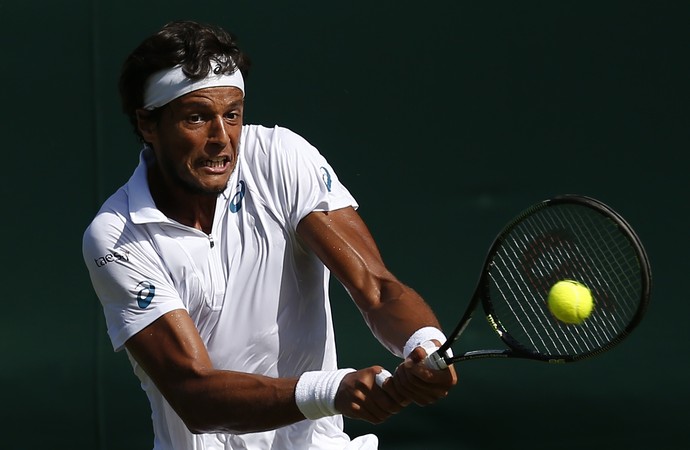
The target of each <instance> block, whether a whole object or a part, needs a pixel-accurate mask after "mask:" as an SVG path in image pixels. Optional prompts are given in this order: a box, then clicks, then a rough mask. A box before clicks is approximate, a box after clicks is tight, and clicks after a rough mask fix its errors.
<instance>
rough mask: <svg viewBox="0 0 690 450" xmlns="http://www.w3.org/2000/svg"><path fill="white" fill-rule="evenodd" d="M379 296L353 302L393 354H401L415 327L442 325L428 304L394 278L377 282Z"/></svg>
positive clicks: (377, 336) (436, 326)
mask: <svg viewBox="0 0 690 450" xmlns="http://www.w3.org/2000/svg"><path fill="white" fill-rule="evenodd" d="M378 285H379V286H380V289H379V291H378V298H377V299H376V300H375V301H372V300H371V295H372V294H371V293H370V294H368V296H369V297H370V298H369V300H367V301H364V300H361V301H358V300H357V299H355V301H356V302H357V303H358V304H361V305H363V307H360V309H361V310H362V314H363V316H364V318H365V320H366V322H367V324H368V326H369V328H370V329H371V331H372V332H373V334H374V335H375V336H376V338H377V339H378V340H379V341H380V342H381V343H382V344H383V345H384V346H385V347H386V348H387V349H388V350H390V351H391V352H392V353H394V354H395V355H398V356H406V355H403V347H404V345H405V343H406V342H407V340H408V339H409V338H410V336H412V334H413V333H415V332H416V331H417V330H419V329H421V328H424V327H435V328H438V329H440V328H441V326H440V324H439V322H438V319H437V318H436V316H435V314H434V313H433V311H432V310H431V308H430V307H429V305H428V304H427V303H426V302H425V301H424V300H423V299H422V298H421V296H420V295H419V294H418V293H417V292H415V291H414V290H413V289H411V288H410V287H408V286H406V285H404V284H402V283H400V282H399V281H397V280H395V279H390V280H383V281H380V282H379V284H378Z"/></svg>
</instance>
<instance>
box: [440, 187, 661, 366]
mask: <svg viewBox="0 0 690 450" xmlns="http://www.w3.org/2000/svg"><path fill="white" fill-rule="evenodd" d="M561 204H575V205H580V206H586V207H588V208H591V209H592V210H594V211H596V212H598V213H599V214H601V215H603V216H605V217H607V218H609V219H610V220H612V221H613V223H614V224H615V225H616V227H618V228H619V229H620V230H621V232H622V233H623V234H624V235H625V236H626V237H627V238H628V240H629V242H630V244H631V245H632V247H633V249H634V250H635V252H636V255H637V258H638V260H639V262H640V279H641V283H642V284H641V299H640V304H639V306H638V308H637V310H636V311H635V314H634V315H633V317H632V318H631V319H630V321H629V323H628V324H627V325H626V327H625V328H624V329H623V330H622V331H621V332H619V333H618V334H617V335H616V336H615V337H613V338H612V339H610V340H609V341H608V342H607V343H606V344H605V345H603V346H601V347H600V348H597V349H595V350H593V351H591V352H586V353H583V354H580V355H543V354H541V353H537V352H533V351H531V350H529V349H527V348H526V347H524V346H522V345H521V344H520V343H519V342H518V341H517V340H515V339H514V338H513V337H512V336H511V335H510V333H509V332H508V331H507V330H506V329H505V328H504V327H503V325H502V324H501V322H500V320H499V319H498V318H497V317H495V314H494V310H493V304H492V301H491V298H490V296H489V286H490V282H489V269H490V267H491V262H492V259H493V256H494V254H495V253H496V251H497V249H498V248H499V247H500V246H501V245H502V243H503V240H504V239H505V237H506V236H507V235H508V234H509V233H510V232H511V230H512V229H513V228H515V227H516V226H517V225H518V224H519V223H521V222H522V221H523V219H525V218H526V217H528V216H530V215H532V214H534V213H535V212H537V211H539V210H541V209H544V208H547V207H550V206H556V205H561ZM651 284H652V274H651V268H650V264H649V258H648V256H647V252H646V251H645V249H644V247H643V245H642V242H641V241H640V239H639V237H638V236H637V234H636V233H635V231H634V230H633V229H632V227H631V226H630V225H629V224H628V222H627V221H626V220H625V219H624V218H623V217H622V216H621V215H620V214H618V213H617V212H616V211H614V210H613V209H612V208H611V207H609V206H607V205H606V204H604V203H603V202H601V201H599V200H597V199H594V198H592V197H587V196H583V195H575V194H568V195H561V196H557V197H553V198H550V199H547V200H543V201H541V202H539V203H537V204H534V205H532V206H530V207H529V208H527V209H525V210H523V211H522V212H521V213H520V214H518V215H517V216H516V217H515V218H514V219H513V220H511V221H510V222H509V223H508V224H507V225H506V226H505V227H504V228H503V229H502V230H501V232H500V233H499V234H498V235H497V236H496V238H495V239H494V241H493V243H492V245H491V247H490V248H489V250H488V252H487V256H486V259H485V261H484V264H483V266H482V270H481V273H480V276H479V281H478V283H477V286H476V288H475V291H474V294H473V295H472V298H471V300H470V302H469V304H468V305H467V308H466V310H465V313H464V314H463V316H462V317H461V319H460V321H459V322H458V324H457V326H456V327H455V329H454V330H453V331H452V332H451V334H450V335H449V336H448V339H447V340H446V342H444V343H443V345H441V347H440V348H439V349H438V350H437V351H436V352H435V353H433V354H432V355H429V357H428V362H427V364H429V366H430V367H435V368H439V369H442V368H445V367H447V366H448V365H451V364H454V363H456V362H459V361H465V360H470V359H480V358H522V359H532V360H537V361H544V362H549V363H570V362H575V361H579V360H582V359H586V358H590V357H592V356H595V355H598V354H600V353H603V352H605V351H608V350H609V349H611V348H612V347H614V346H616V345H617V344H618V343H620V342H621V341H622V340H623V339H625V338H626V337H627V336H628V335H629V334H630V333H631V332H632V330H633V329H635V328H636V327H637V325H638V324H639V323H640V321H641V320H642V317H643V316H644V314H645V312H646V310H647V306H648V304H649V298H650V294H651ZM479 303H481V304H482V307H483V310H484V316H485V317H486V319H487V321H488V322H489V324H490V325H491V327H492V328H493V330H494V331H495V332H496V334H498V336H499V337H500V338H501V340H502V341H503V342H504V343H505V344H506V345H507V347H508V348H506V349H489V350H473V351H467V352H464V353H460V354H457V355H451V353H449V352H448V350H449V349H450V348H451V345H452V344H453V343H454V342H456V341H457V340H458V338H459V337H460V336H461V335H462V334H463V332H464V331H465V329H466V328H467V326H468V325H469V324H470V321H471V320H472V317H473V315H474V313H475V311H476V310H477V309H478V308H477V306H478V304H479Z"/></svg>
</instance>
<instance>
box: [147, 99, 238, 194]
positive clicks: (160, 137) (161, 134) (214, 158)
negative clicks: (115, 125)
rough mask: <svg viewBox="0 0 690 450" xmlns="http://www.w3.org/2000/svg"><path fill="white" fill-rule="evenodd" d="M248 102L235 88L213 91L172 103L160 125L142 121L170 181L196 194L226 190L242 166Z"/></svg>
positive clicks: (170, 183) (163, 173) (164, 112)
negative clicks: (239, 158)
mask: <svg viewBox="0 0 690 450" xmlns="http://www.w3.org/2000/svg"><path fill="white" fill-rule="evenodd" d="M243 109H244V101H243V95H242V91H241V90H239V89H237V88H234V87H212V88H206V89H200V90H198V91H194V92H190V93H189V94H186V95H183V96H182V97H180V98H177V99H175V100H173V101H171V102H170V103H169V104H168V105H167V106H166V107H165V109H164V110H163V111H162V112H161V116H160V119H159V120H158V122H156V123H150V122H149V121H143V122H142V121H140V129H141V132H142V134H143V136H144V139H145V140H146V141H147V142H149V143H150V144H151V145H152V147H153V150H154V153H155V155H156V160H157V162H158V164H160V170H161V172H162V175H163V177H164V179H165V182H166V183H167V184H169V185H171V186H172V187H176V188H181V189H183V190H185V191H187V192H188V193H193V194H213V195H217V194H219V193H221V192H223V191H224V190H225V187H226V186H227V184H228V180H229V178H230V175H231V174H232V171H233V170H234V169H235V166H236V165H237V149H238V145H239V139H240V133H241V131H242V113H243Z"/></svg>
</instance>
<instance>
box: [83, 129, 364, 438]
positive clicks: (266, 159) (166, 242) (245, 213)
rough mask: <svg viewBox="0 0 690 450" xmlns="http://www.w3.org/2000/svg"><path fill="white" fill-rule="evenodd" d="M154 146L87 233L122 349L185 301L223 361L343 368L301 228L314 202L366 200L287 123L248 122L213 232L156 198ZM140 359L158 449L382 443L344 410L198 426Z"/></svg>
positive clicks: (294, 368)
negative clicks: (285, 421)
mask: <svg viewBox="0 0 690 450" xmlns="http://www.w3.org/2000/svg"><path fill="white" fill-rule="evenodd" d="M149 152H150V150H144V151H142V154H141V160H140V163H139V166H138V167H137V168H136V170H135V171H134V174H133V175H132V177H131V178H130V180H129V181H128V182H127V183H126V184H125V185H124V186H123V187H122V188H120V189H119V190H118V191H117V192H116V193H115V194H114V195H112V196H111V197H110V198H109V199H108V200H107V201H106V202H105V203H104V205H103V207H102V208H101V210H100V211H99V212H98V214H97V215H96V217H95V219H94V220H93V222H92V223H91V225H90V226H89V227H88V229H87V230H86V232H85V233H84V241H83V253H84V260H85V263H86V265H87V266H88V269H89V272H90V276H91V280H92V283H93V286H94V289H95V291H96V293H97V295H98V297H99V299H100V301H101V303H102V306H103V309H104V314H105V318H106V323H107V327H108V334H109V336H110V339H111V341H112V344H113V347H114V348H115V349H116V350H121V349H123V348H124V344H125V342H126V341H127V339H129V338H130V337H132V336H133V335H134V334H136V333H137V332H139V331H140V330H142V329H143V328H144V327H146V326H147V325H149V324H150V323H152V322H153V321H155V320H156V319H157V318H159V317H161V316H162V315H164V314H166V313H168V312H170V311H172V310H175V309H184V310H186V311H187V312H188V313H189V315H190V316H191V318H192V320H193V321H194V323H195V324H196V326H197V328H198V330H199V334H200V335H201V338H202V340H203V342H204V343H205V345H206V347H207V349H208V352H209V354H210V356H211V359H212V361H213V363H214V366H215V367H216V368H217V369H227V370H235V371H242V372H249V373H256V374H263V375H267V376H271V377H294V376H299V375H300V374H302V373H303V372H305V371H309V370H335V369H337V361H336V349H335V339H334V333H333V324H332V320H331V310H330V305H329V297H328V282H329V276H330V274H329V272H328V270H327V269H326V268H325V267H324V265H323V263H321V261H320V260H319V259H318V258H317V257H316V256H315V255H314V254H313V253H312V252H311V251H310V250H308V249H307V248H306V247H305V246H304V245H303V244H302V243H301V242H300V240H299V239H298V237H297V235H296V231H295V230H296V227H297V224H298V223H299V221H300V220H301V219H302V218H303V217H305V216H306V215H307V214H309V213H310V212H312V211H328V210H335V209H340V208H344V207H347V206H352V207H355V208H356V207H357V203H356V201H355V199H354V198H353V197H352V196H351V195H350V193H349V192H348V191H347V189H346V188H345V187H344V186H343V185H342V184H341V183H340V181H339V180H338V177H337V176H336V174H335V172H334V171H333V169H332V168H331V166H330V165H329V164H328V163H327V161H326V160H325V159H324V158H323V156H322V155H320V154H319V152H318V151H317V150H316V148H314V147H313V146H311V145H310V144H309V143H308V142H307V141H306V140H304V139H303V138H301V137H300V136H298V135H297V134H295V133H293V132H291V131H290V130H287V129H285V128H280V127H275V128H264V127H261V126H256V125H245V126H243V129H242V134H241V138H240V146H239V151H238V160H237V166H236V168H235V170H234V172H233V174H232V176H231V177H230V181H229V183H228V187H227V189H226V190H225V192H224V193H223V194H222V195H219V196H218V201H217V206H216V212H215V218H214V223H213V229H212V232H211V234H210V235H207V234H205V233H203V232H202V231H200V230H197V229H193V228H191V227H188V226H185V225H182V224H180V223H178V222H175V221H173V220H171V219H168V218H167V217H166V216H165V215H163V213H162V212H161V211H159V210H158V209H157V208H156V205H155V203H154V202H153V199H152V197H151V194H150V191H149V187H148V182H147V178H146V165H147V159H149V158H150V154H149ZM130 361H131V362H132V365H133V368H134V372H135V373H136V375H137V376H138V377H139V379H140V380H141V385H142V388H143V389H144V391H145V392H146V394H147V396H148V398H149V401H150V403H151V408H152V419H153V427H154V434H155V445H154V450H191V449H194V450H202V449H205V450H210V449H225V450H227V449H272V450H279V449H334V450H335V449H343V448H348V449H350V448H353V449H354V448H362V449H375V448H377V440H376V437H375V436H366V437H362V439H355V440H353V441H350V439H349V437H348V436H347V435H346V434H345V433H344V432H343V431H342V430H343V420H342V416H331V417H326V418H323V419H319V420H316V421H309V420H304V421H301V422H299V423H296V424H293V425H290V426H287V427H283V428H279V429H277V430H274V431H268V432H262V433H249V434H243V435H226V434H204V435H193V434H191V433H190V432H189V431H188V430H187V428H186V426H185V425H184V424H183V423H182V421H181V419H180V418H179V417H178V416H177V414H176V413H175V412H174V411H173V410H172V408H171V407H170V406H169V405H168V403H167V402H166V400H165V399H164V398H163V396H162V395H161V394H160V392H159V391H158V389H157V388H156V386H155V385H154V384H153V382H152V381H151V380H150V378H149V377H148V376H147V375H146V373H145V372H144V371H143V370H142V369H141V368H140V367H139V366H138V365H137V364H136V362H135V361H134V360H133V359H132V358H130ZM353 445H354V447H353ZM358 445H362V446H361V447H359V446H358Z"/></svg>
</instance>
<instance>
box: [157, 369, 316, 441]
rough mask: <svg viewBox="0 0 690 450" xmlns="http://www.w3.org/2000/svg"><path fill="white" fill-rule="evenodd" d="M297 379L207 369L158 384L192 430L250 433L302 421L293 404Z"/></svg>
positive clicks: (298, 411) (302, 418)
mask: <svg viewBox="0 0 690 450" xmlns="http://www.w3.org/2000/svg"><path fill="white" fill-rule="evenodd" d="M296 383H297V378H270V377H265V376H261V375H253V374H247V373H241V372H229V371H222V370H210V371H208V372H207V373H201V374H198V375H197V376H194V377H188V378H186V379H184V381H180V382H179V384H175V383H170V384H169V385H167V386H160V388H161V392H163V394H164V395H165V396H166V398H167V399H168V401H169V403H170V404H171V406H172V407H173V408H174V409H175V411H176V412H177V413H178V415H179V416H180V418H182V420H183V421H184V422H185V424H186V425H187V427H188V428H189V429H190V431H192V432H193V433H216V432H227V433H233V434H239V433H249V432H257V431H265V430H271V429H275V428H278V427H281V426H285V425H289V424H292V423H295V422H299V421H301V420H304V416H303V415H302V413H301V412H300V410H299V409H298V407H297V405H296V403H295V385H296Z"/></svg>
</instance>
